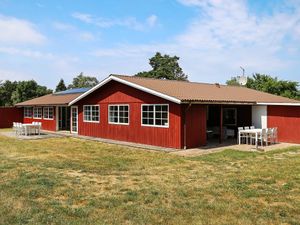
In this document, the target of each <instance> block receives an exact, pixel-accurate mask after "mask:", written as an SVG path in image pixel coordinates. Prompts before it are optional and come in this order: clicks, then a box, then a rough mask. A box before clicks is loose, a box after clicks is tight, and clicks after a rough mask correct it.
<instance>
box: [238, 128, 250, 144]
mask: <svg viewBox="0 0 300 225" xmlns="http://www.w3.org/2000/svg"><path fill="white" fill-rule="evenodd" d="M241 130H244V128H243V127H238V133H240V131H241ZM240 139H241V143H243V139H244V140H245V143H247V144H248V135H247V134H244V133H240ZM238 142H239V140H238Z"/></svg>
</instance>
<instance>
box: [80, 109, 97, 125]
mask: <svg viewBox="0 0 300 225" xmlns="http://www.w3.org/2000/svg"><path fill="white" fill-rule="evenodd" d="M85 106H90V107H91V106H97V107H98V109H99V119H98V120H95V121H94V120H85V119H84V107H85ZM82 112H83V114H82V115H83V122H85V123H100V105H83V106H82ZM91 113H92V112H91ZM91 116H92V115H91Z"/></svg>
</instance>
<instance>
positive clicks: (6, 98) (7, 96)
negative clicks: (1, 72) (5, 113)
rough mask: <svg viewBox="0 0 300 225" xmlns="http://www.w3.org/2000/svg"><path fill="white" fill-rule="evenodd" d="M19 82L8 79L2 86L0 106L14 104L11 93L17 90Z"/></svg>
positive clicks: (0, 88)
mask: <svg viewBox="0 0 300 225" xmlns="http://www.w3.org/2000/svg"><path fill="white" fill-rule="evenodd" d="M17 85H18V82H16V81H14V82H11V81H9V80H6V81H4V82H2V83H1V86H0V106H12V105H13V102H12V100H11V95H12V93H13V92H14V90H16V88H17Z"/></svg>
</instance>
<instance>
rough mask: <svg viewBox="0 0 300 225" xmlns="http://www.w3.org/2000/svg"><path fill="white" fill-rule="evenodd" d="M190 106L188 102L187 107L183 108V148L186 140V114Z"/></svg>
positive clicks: (185, 147)
mask: <svg viewBox="0 0 300 225" xmlns="http://www.w3.org/2000/svg"><path fill="white" fill-rule="evenodd" d="M191 106H192V103H191V102H190V103H189V105H188V107H187V108H186V109H185V111H184V125H183V143H184V147H183V148H184V149H187V146H186V145H187V144H186V143H187V141H186V133H187V132H186V114H187V111H188V110H189V109H190V107H191Z"/></svg>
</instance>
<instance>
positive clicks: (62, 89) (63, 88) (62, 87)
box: [55, 79, 67, 92]
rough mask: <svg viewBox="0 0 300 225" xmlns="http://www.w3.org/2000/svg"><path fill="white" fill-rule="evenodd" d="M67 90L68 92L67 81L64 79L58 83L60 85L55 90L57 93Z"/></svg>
mask: <svg viewBox="0 0 300 225" xmlns="http://www.w3.org/2000/svg"><path fill="white" fill-rule="evenodd" d="M65 90H67V87H66V85H65V81H64V80H63V79H60V81H59V82H58V84H57V86H56V88H55V92H59V91H65Z"/></svg>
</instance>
